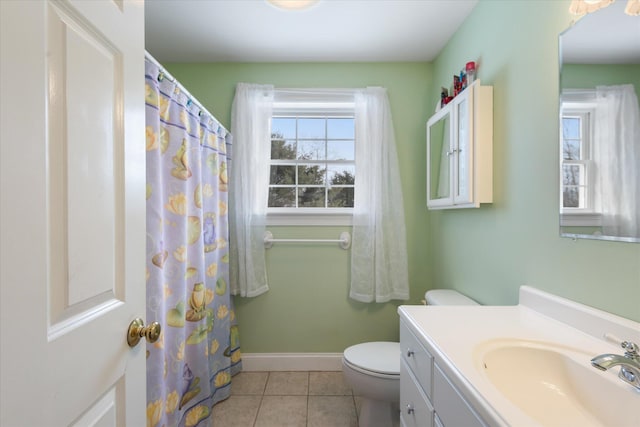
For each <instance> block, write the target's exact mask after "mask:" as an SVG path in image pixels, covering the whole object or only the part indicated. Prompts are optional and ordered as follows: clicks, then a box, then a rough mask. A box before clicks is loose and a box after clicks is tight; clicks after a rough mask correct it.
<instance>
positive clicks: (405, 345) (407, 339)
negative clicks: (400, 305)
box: [400, 322, 433, 398]
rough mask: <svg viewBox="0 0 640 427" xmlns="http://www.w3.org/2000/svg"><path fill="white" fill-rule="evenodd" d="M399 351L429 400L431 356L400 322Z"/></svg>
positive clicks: (431, 373)
mask: <svg viewBox="0 0 640 427" xmlns="http://www.w3.org/2000/svg"><path fill="white" fill-rule="evenodd" d="M400 351H401V357H402V361H403V362H405V363H406V364H407V366H408V367H409V369H410V370H411V372H412V373H413V374H414V375H415V376H416V378H419V379H420V384H421V386H422V389H423V391H424V393H425V394H426V395H427V397H428V398H431V378H432V376H433V356H431V354H430V353H429V352H428V351H427V350H426V349H425V348H424V347H423V346H422V344H420V342H419V341H418V339H417V338H416V336H415V335H414V334H413V333H412V332H411V331H410V330H409V328H408V327H407V325H405V324H404V323H403V322H400Z"/></svg>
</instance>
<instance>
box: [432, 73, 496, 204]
mask: <svg viewBox="0 0 640 427" xmlns="http://www.w3.org/2000/svg"><path fill="white" fill-rule="evenodd" d="M492 201H493V87H491V86H481V85H480V80H476V81H475V82H473V83H472V84H471V85H470V86H469V87H467V88H466V89H465V90H463V91H462V92H461V93H460V94H458V96H456V97H455V98H453V100H452V101H451V102H449V103H448V104H447V105H445V106H444V107H442V108H441V109H440V110H439V111H438V112H436V114H434V115H433V116H432V117H431V118H430V119H429V121H428V122H427V207H428V208H429V209H453V208H478V207H480V204H481V203H491V202H492Z"/></svg>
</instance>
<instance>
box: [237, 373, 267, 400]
mask: <svg viewBox="0 0 640 427" xmlns="http://www.w3.org/2000/svg"><path fill="white" fill-rule="evenodd" d="M268 377H269V373H268V372H240V373H239V374H237V375H235V376H234V377H233V378H232V380H231V395H239V396H247V395H260V396H262V394H263V393H264V389H265V386H266V384H267V378H268Z"/></svg>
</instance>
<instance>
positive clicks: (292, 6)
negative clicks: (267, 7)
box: [267, 0, 318, 10]
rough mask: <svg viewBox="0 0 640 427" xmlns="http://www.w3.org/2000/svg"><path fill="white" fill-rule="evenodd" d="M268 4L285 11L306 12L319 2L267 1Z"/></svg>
mask: <svg viewBox="0 0 640 427" xmlns="http://www.w3.org/2000/svg"><path fill="white" fill-rule="evenodd" d="M267 3H269V4H271V5H272V6H275V7H277V8H278V9H283V10H304V9H309V8H310V7H311V6H313V5H315V4H316V3H318V0H267Z"/></svg>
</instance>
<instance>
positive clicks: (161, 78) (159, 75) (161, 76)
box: [158, 71, 164, 82]
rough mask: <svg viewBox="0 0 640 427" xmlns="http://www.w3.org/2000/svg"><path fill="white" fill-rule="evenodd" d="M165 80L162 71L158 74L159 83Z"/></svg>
mask: <svg viewBox="0 0 640 427" xmlns="http://www.w3.org/2000/svg"><path fill="white" fill-rule="evenodd" d="M163 80H164V73H163V72H162V71H160V72H159V73H158V81H159V82H161V81H163Z"/></svg>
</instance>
